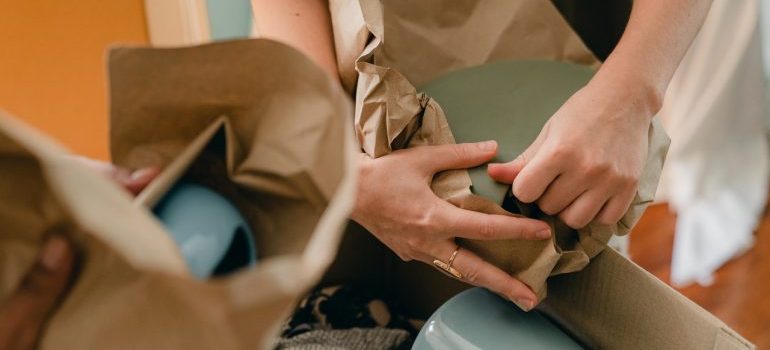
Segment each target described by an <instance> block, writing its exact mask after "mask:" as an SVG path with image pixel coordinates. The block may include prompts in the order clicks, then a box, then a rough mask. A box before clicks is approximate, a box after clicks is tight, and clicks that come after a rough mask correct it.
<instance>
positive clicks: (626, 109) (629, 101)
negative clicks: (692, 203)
mask: <svg viewBox="0 0 770 350" xmlns="http://www.w3.org/2000/svg"><path fill="white" fill-rule="evenodd" d="M332 1H334V0H332ZM710 3H711V1H710V0H674V1H655V0H636V1H634V2H633V6H632V10H631V14H630V18H629V21H628V24H627V26H626V29H625V31H624V33H623V35H622V37H621V39H620V41H619V43H618V44H617V45H616V47H615V48H614V50H613V51H612V52H611V53H610V55H609V56H608V57H607V59H606V60H605V61H604V63H603V64H602V65H601V68H600V69H599V70H598V71H597V73H596V74H595V75H594V77H593V78H592V79H591V81H590V82H589V83H588V84H587V85H586V86H584V87H583V88H581V89H580V90H579V91H577V92H576V93H575V94H574V95H573V96H571V98H569V99H568V100H567V102H565V103H564V105H562V106H561V108H560V109H559V110H558V111H557V112H556V113H555V114H554V115H553V116H552V117H551V118H550V119H549V121H548V122H547V123H546V125H545V126H544V127H543V129H542V130H541V132H540V134H539V136H538V137H537V138H536V140H535V141H534V142H533V143H532V144H531V145H530V146H529V147H528V148H527V149H526V150H525V151H524V152H523V153H522V154H521V155H519V156H518V158H516V159H515V160H513V161H511V162H509V163H504V164H489V165H488V168H487V170H488V174H489V176H491V177H492V178H493V179H494V180H496V181H499V182H502V183H506V184H511V185H512V191H513V193H514V194H515V195H516V197H518V198H519V199H520V200H522V201H524V202H527V203H532V202H534V203H537V204H538V205H539V207H540V208H541V209H542V210H543V211H544V212H545V213H547V214H551V215H558V217H559V218H561V219H562V220H563V221H564V222H565V223H566V224H567V225H569V226H570V227H573V228H581V227H583V226H585V225H587V224H588V223H589V222H591V221H594V220H595V221H596V222H598V223H602V224H614V223H617V222H618V221H619V219H620V218H621V217H622V216H623V214H624V213H625V212H626V210H627V209H628V208H629V206H630V204H631V202H632V200H633V198H634V195H635V193H636V187H637V182H638V179H639V177H640V175H641V172H642V169H643V166H644V162H645V159H646V152H647V142H648V130H649V127H650V123H651V118H653V117H654V115H655V114H656V113H657V111H658V110H659V109H660V108H661V105H662V99H663V95H664V93H665V91H666V87H667V85H668V83H669V81H670V79H671V77H672V75H673V74H674V71H675V70H676V68H677V66H678V64H679V62H680V61H681V59H682V57H683V56H684V54H685V52H686V51H687V48H688V47H689V45H690V43H691V42H692V41H693V39H694V37H695V35H696V33H697V32H698V30H699V28H700V25H701V24H702V23H703V21H704V19H705V16H706V13H707V12H708V9H709V7H710ZM329 5H330V4H329V3H328V2H326V1H324V0H288V1H270V0H252V9H253V11H254V17H255V21H256V24H257V31H258V33H259V34H260V35H261V36H263V37H266V38H270V39H274V40H277V41H281V42H283V43H285V44H288V45H290V46H293V47H295V48H296V49H298V50H300V51H301V52H303V53H304V54H306V55H307V56H309V57H310V58H311V59H313V60H314V61H315V62H316V63H317V64H318V65H320V66H321V67H323V68H324V69H325V70H326V72H328V73H329V74H330V75H332V76H334V77H339V76H340V73H341V72H340V71H339V70H338V65H337V58H336V56H335V54H336V53H335V50H334V48H335V42H334V36H333V28H332V23H331V19H330V14H329ZM332 5H333V4H332ZM385 6H387V4H386V5H385ZM351 68H352V67H351ZM496 150H497V144H496V143H495V142H494V141H488V142H481V143H477V144H458V145H441V146H423V147H418V148H414V149H406V150H399V151H396V152H393V153H391V154H388V155H386V156H382V157H379V158H376V159H371V158H369V157H368V156H366V155H363V154H362V155H361V157H360V177H359V182H360V185H359V189H360V190H359V194H358V199H357V203H356V206H355V208H354V211H353V214H352V215H351V218H352V219H353V220H354V221H356V222H358V223H359V224H361V225H362V226H363V227H364V228H366V229H367V230H369V231H370V232H371V233H372V234H373V235H374V236H376V237H377V238H378V239H379V240H380V241H382V242H383V243H384V244H385V245H387V246H388V247H389V248H390V249H392V250H393V251H394V252H395V253H396V254H397V255H398V256H399V257H401V258H402V259H404V260H419V261H422V262H425V263H427V264H431V263H432V261H433V260H434V259H439V258H441V259H442V260H443V259H446V257H449V256H450V255H453V254H454V252H457V255H456V257H455V259H454V265H453V266H454V267H455V268H456V269H457V270H459V272H460V274H461V275H462V276H463V280H464V281H465V282H468V283H471V284H474V285H478V286H483V287H486V288H488V289H490V290H492V291H494V292H497V293H498V294H501V295H503V296H505V297H507V298H509V299H510V300H512V301H514V302H515V303H516V304H517V305H519V306H520V307H522V308H524V309H531V308H533V307H534V306H535V304H536V302H537V298H536V297H535V294H534V293H533V292H532V291H531V290H530V289H529V288H528V287H527V286H526V285H524V284H523V283H521V282H520V281H518V280H516V279H514V278H513V277H511V276H509V275H508V274H506V273H505V272H503V271H502V270H500V269H498V268H497V267H495V266H493V265H491V264H489V263H487V262H485V261H483V260H482V259H480V258H479V257H477V256H475V255H474V254H473V253H471V252H469V251H467V250H464V249H461V250H459V251H458V250H457V249H458V248H457V245H456V244H455V243H454V239H455V237H465V238H476V239H505V238H530V239H542V238H547V237H548V235H549V234H550V233H549V232H548V231H547V227H546V226H545V224H544V223H542V222H538V221H534V220H528V219H519V218H511V217H505V216H496V215H484V214H479V213H473V212H469V211H466V210H462V209H458V208H456V207H454V206H452V205H450V204H448V203H446V202H444V201H442V200H440V199H439V198H438V197H436V196H435V195H434V194H433V193H432V192H431V189H430V182H431V178H432V176H433V175H434V174H436V173H438V172H441V171H444V170H449V169H460V168H469V167H474V166H477V165H481V164H484V163H486V162H488V161H490V160H491V159H492V158H493V157H494V155H495V153H496ZM392 174H399V175H400V176H398V177H396V176H392ZM393 194H397V195H398V197H400V198H409V200H408V201H401V200H399V201H391V200H388V198H392V197H393Z"/></svg>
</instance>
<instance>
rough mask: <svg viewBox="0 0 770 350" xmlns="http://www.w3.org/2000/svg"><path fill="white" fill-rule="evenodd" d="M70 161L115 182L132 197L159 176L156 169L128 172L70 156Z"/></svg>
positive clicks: (99, 162) (94, 160) (98, 162)
mask: <svg viewBox="0 0 770 350" xmlns="http://www.w3.org/2000/svg"><path fill="white" fill-rule="evenodd" d="M72 159H73V160H74V161H76V162H78V163H80V164H82V165H84V166H85V167H87V168H91V169H92V170H94V171H96V172H97V173H99V174H102V175H103V176H105V177H107V178H108V179H111V180H112V181H115V182H116V183H117V184H118V185H120V186H121V187H123V188H124V189H125V190H126V191H128V192H130V193H131V194H132V195H137V194H139V192H141V191H142V190H143V189H144V188H145V187H147V185H148V184H149V183H150V182H151V181H152V180H153V179H155V177H156V176H158V174H160V168H158V167H146V168H141V169H136V170H134V171H130V170H128V169H124V168H121V167H118V166H115V164H112V163H108V162H104V161H101V160H96V159H91V158H87V157H83V156H72Z"/></svg>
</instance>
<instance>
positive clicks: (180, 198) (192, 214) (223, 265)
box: [153, 182, 257, 279]
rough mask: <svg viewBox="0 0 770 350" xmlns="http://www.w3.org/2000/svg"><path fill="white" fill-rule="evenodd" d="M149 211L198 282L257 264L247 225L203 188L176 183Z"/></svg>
mask: <svg viewBox="0 0 770 350" xmlns="http://www.w3.org/2000/svg"><path fill="white" fill-rule="evenodd" d="M153 211H154V213H155V215H156V216H157V218H158V219H159V220H160V221H161V222H162V223H163V224H164V225H165V227H166V229H167V230H168V231H169V233H171V237H173V238H174V240H175V241H176V243H177V244H178V245H179V248H180V250H181V252H182V256H184V259H185V261H186V262H187V265H188V266H189V268H190V271H191V272H192V273H193V275H195V276H196V277H198V278H202V279H203V278H209V277H211V276H219V275H225V274H228V273H230V272H233V271H235V270H238V269H240V268H243V267H246V266H250V265H254V264H255V263H256V261H257V251H256V247H255V245H254V236H253V233H252V232H251V229H250V228H249V224H248V223H247V221H246V220H245V219H244V218H243V216H242V215H241V213H240V212H239V211H238V209H237V208H236V207H235V206H234V205H233V204H232V203H230V201H228V200H227V199H226V198H225V197H223V196H221V195H220V194H218V193H216V192H214V191H212V190H210V189H208V188H206V187H204V186H201V185H198V184H195V183H191V182H180V183H178V184H176V185H175V186H174V187H173V188H172V189H171V191H169V192H168V194H166V196H165V197H163V199H162V200H161V201H160V202H159V203H158V205H157V206H155V209H154V210H153Z"/></svg>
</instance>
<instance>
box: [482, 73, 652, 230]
mask: <svg viewBox="0 0 770 350" xmlns="http://www.w3.org/2000/svg"><path fill="white" fill-rule="evenodd" d="M627 95H628V96H627ZM653 109H654V108H650V107H649V105H648V104H646V103H644V102H643V101H641V100H640V99H638V98H636V99H635V98H634V96H632V94H626V93H624V90H622V89H612V88H609V87H595V86H591V85H590V84H589V85H588V86H586V87H584V88H583V89H581V90H580V91H578V92H577V93H575V94H574V95H573V96H572V97H571V98H570V99H569V100H568V101H567V102H566V103H565V104H564V105H563V106H562V107H561V108H560V109H559V110H558V111H557V112H556V113H555V114H554V115H553V116H552V117H551V119H549V120H548V122H547V123H546V125H545V126H544V127H543V129H542V131H541V132H540V135H539V136H538V137H537V139H536V140H535V141H534V142H533V143H532V144H531V145H530V146H529V148H527V150H526V151H524V152H523V153H522V154H521V155H520V156H519V157H518V158H516V159H515V160H514V161H512V162H509V163H505V164H489V166H488V169H487V170H488V174H489V175H490V176H491V177H492V178H493V179H495V180H496V181H498V182H502V183H508V184H511V183H512V184H513V194H514V195H515V196H516V197H517V198H518V199H519V200H521V201H523V202H525V203H532V202H536V203H537V204H538V206H539V207H540V209H541V210H543V212H545V213H546V214H550V215H556V214H558V216H559V218H561V220H562V221H564V223H566V224H567V225H569V226H570V227H572V228H576V229H577V228H582V227H584V226H586V225H587V224H588V223H590V222H591V221H593V220H596V222H598V223H600V224H606V225H610V224H615V223H617V222H618V221H619V220H620V219H621V218H622V217H623V215H624V214H625V212H626V211H627V210H628V207H629V206H630V204H631V202H632V200H633V198H634V195H635V193H636V189H637V184H638V181H639V177H640V176H641V173H642V170H643V168H644V162H645V159H646V157H647V143H648V139H647V137H648V136H647V134H648V130H649V126H650V122H651V117H652V116H653V114H654V110H653Z"/></svg>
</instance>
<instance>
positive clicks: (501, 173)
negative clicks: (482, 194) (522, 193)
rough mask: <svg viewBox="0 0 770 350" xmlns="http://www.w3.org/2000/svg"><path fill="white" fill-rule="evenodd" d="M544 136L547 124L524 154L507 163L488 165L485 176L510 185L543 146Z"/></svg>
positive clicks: (546, 132) (546, 133)
mask: <svg viewBox="0 0 770 350" xmlns="http://www.w3.org/2000/svg"><path fill="white" fill-rule="evenodd" d="M546 135H548V126H547V124H546V126H544V127H543V130H542V131H541V132H540V134H538V135H537V138H536V139H535V141H533V142H532V144H531V145H529V147H527V149H525V150H524V152H522V153H521V154H519V156H518V157H516V159H514V160H513V161H510V162H508V163H490V164H489V166H488V167H487V174H488V175H489V177H491V178H492V180H495V181H497V182H500V183H504V184H512V183H513V181H514V180H515V179H516V176H518V175H519V173H520V172H521V170H522V169H524V166H526V165H527V164H528V163H529V161H530V160H532V157H533V156H534V155H535V154H537V151H538V150H539V149H540V146H541V145H542V144H543V141H544V140H545V138H546Z"/></svg>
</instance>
